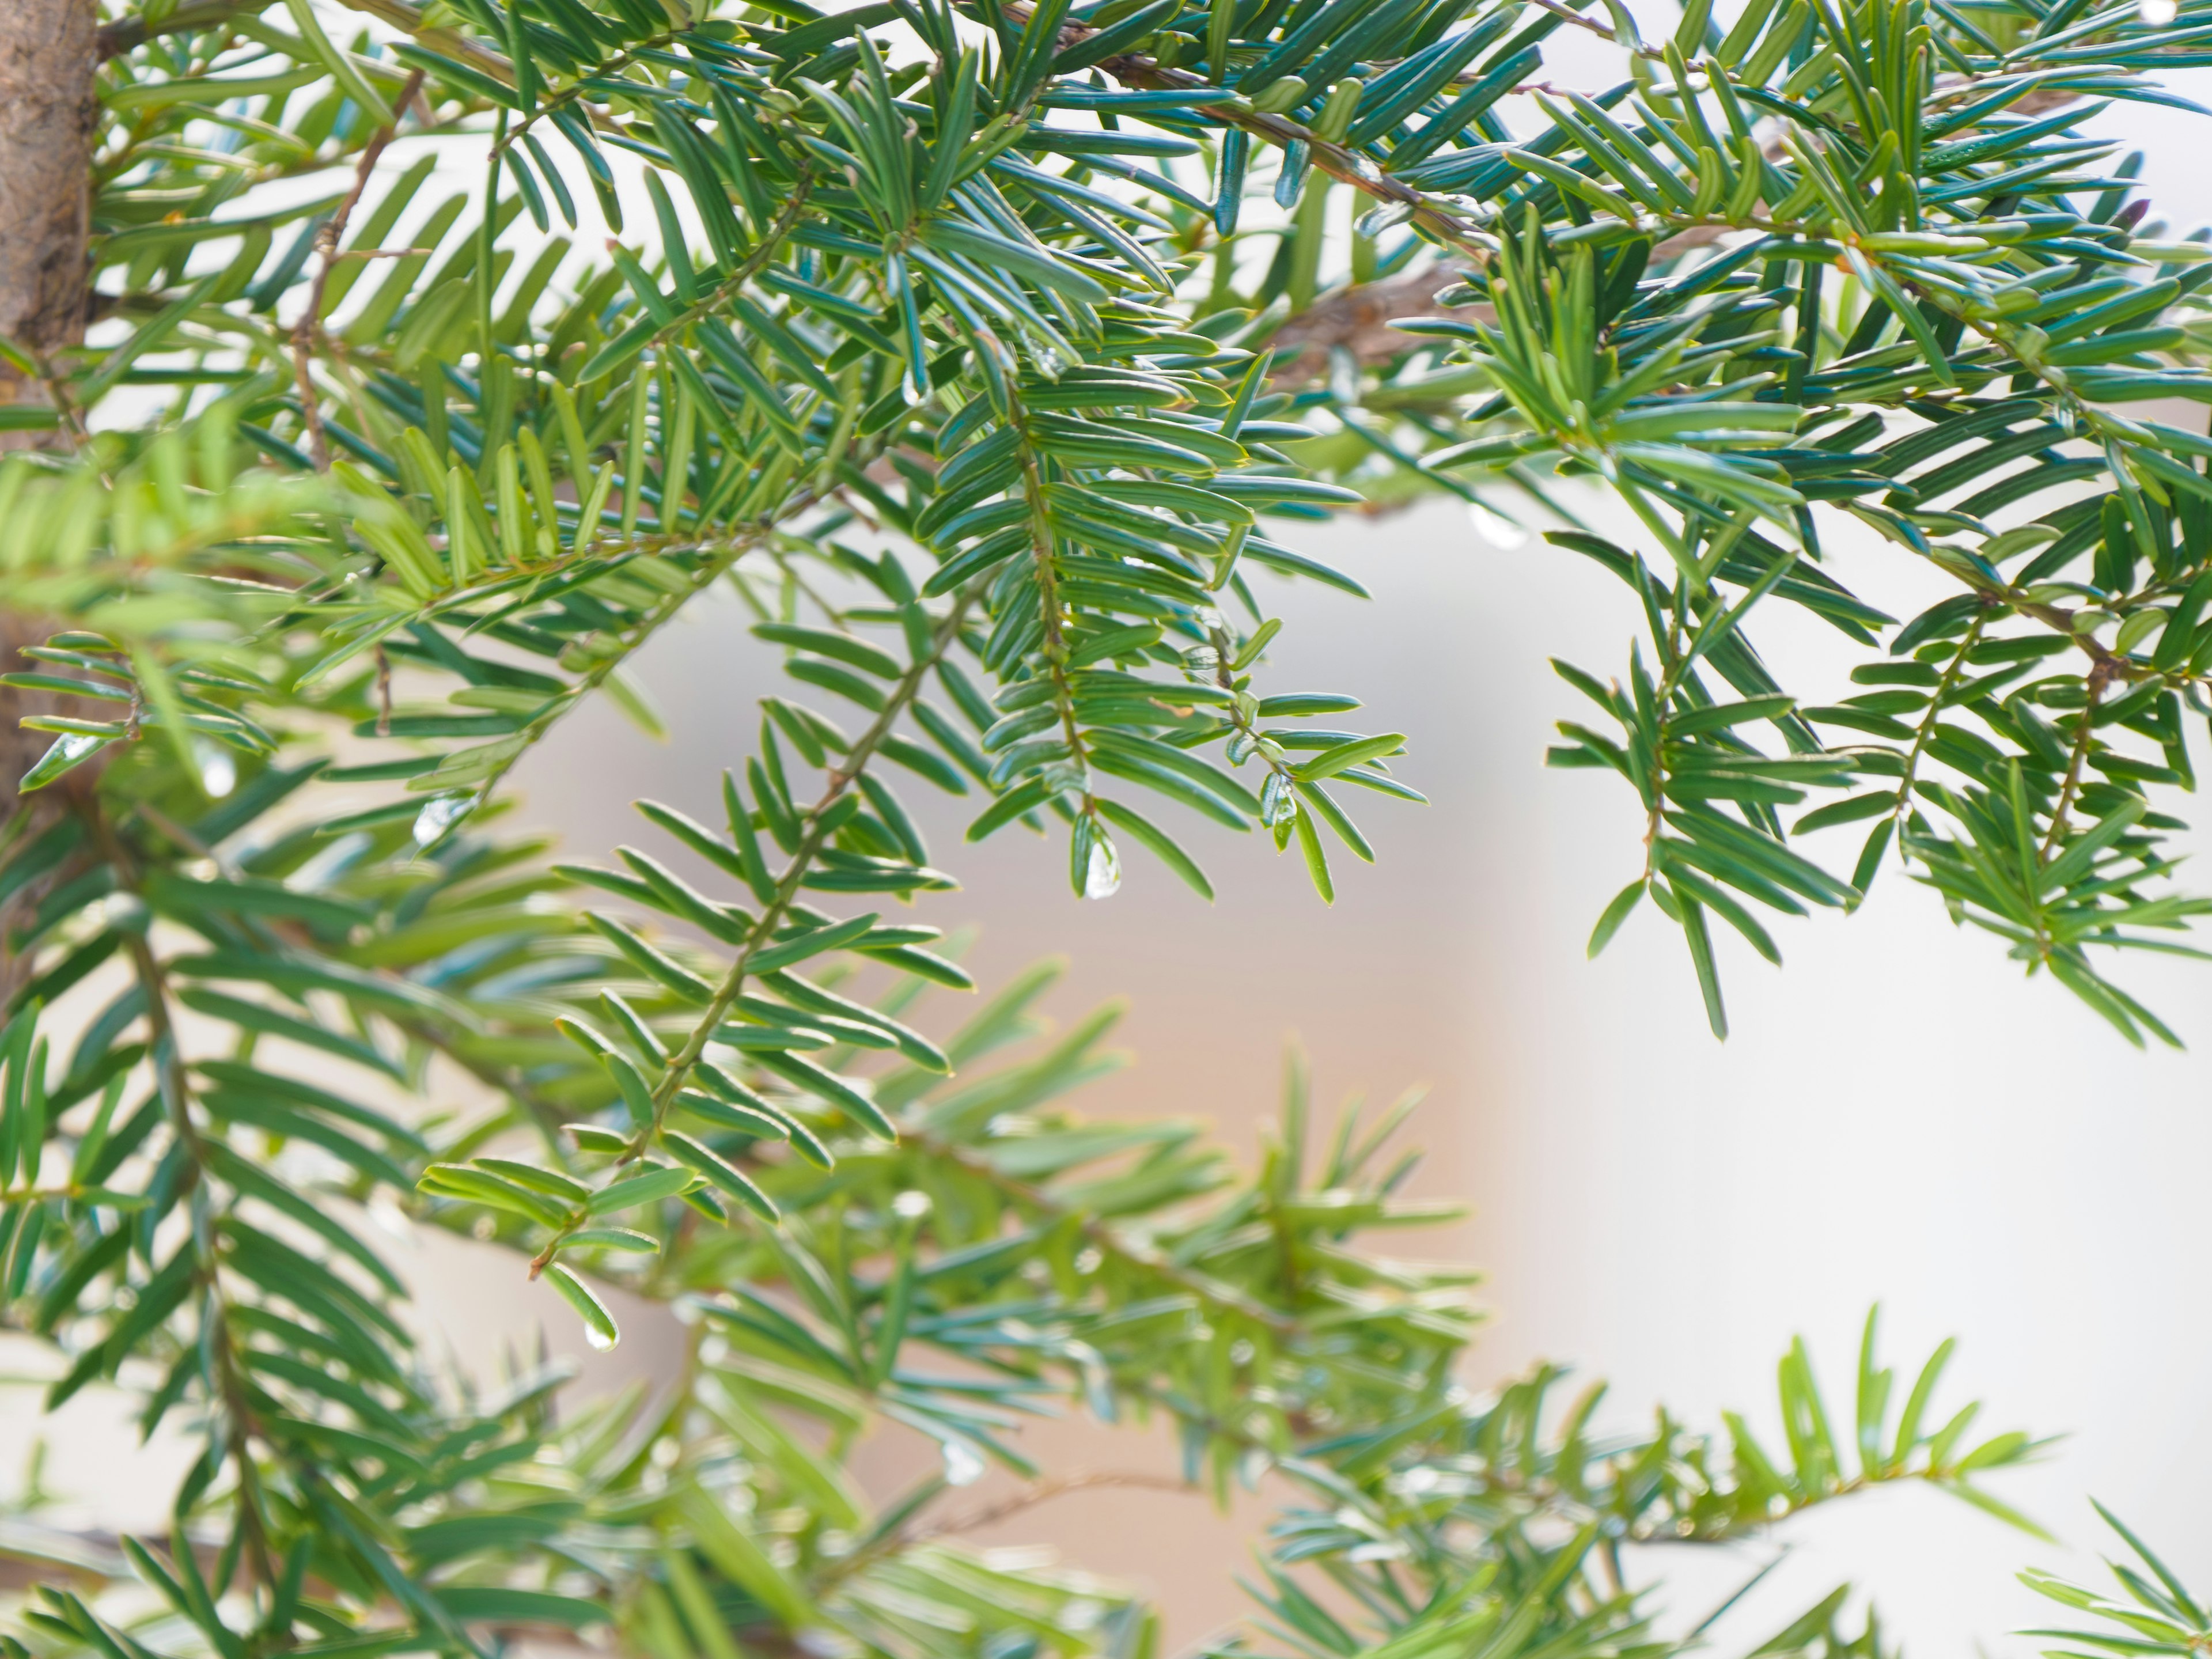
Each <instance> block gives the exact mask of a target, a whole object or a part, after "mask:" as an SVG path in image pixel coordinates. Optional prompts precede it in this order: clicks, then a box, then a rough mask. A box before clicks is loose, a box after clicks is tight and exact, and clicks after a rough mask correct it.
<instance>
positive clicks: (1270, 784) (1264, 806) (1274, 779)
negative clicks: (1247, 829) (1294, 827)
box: [1260, 772, 1298, 829]
mask: <svg viewBox="0 0 2212 1659" xmlns="http://www.w3.org/2000/svg"><path fill="white" fill-rule="evenodd" d="M1297 816H1298V798H1297V795H1296V794H1295V793H1292V791H1291V781H1290V780H1289V779H1288V778H1286V777H1285V776H1284V775H1282V774H1281V773H1280V772H1270V773H1268V774H1267V782H1265V783H1263V784H1261V786H1260V822H1261V823H1264V824H1266V825H1267V827H1268V828H1269V829H1274V828H1275V827H1276V826H1277V825H1278V824H1285V823H1292V822H1294V821H1295V820H1296V819H1297Z"/></svg>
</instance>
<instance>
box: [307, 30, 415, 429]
mask: <svg viewBox="0 0 2212 1659" xmlns="http://www.w3.org/2000/svg"><path fill="white" fill-rule="evenodd" d="M420 90H422V70H419V69H418V70H414V71H413V72H412V73H411V74H410V75H409V76H408V77H407V83H406V84H405V85H404V86H403V87H402V88H400V89H399V96H398V99H397V100H395V101H394V103H393V105H392V107H393V109H394V110H395V111H397V112H398V113H397V114H395V115H394V116H393V118H392V120H391V121H389V122H387V123H386V124H385V125H383V126H380V127H379V128H378V129H377V130H376V131H375V133H374V136H373V137H371V138H370V139H369V141H368V143H366V144H364V145H362V151H361V160H360V161H359V162H357V163H356V165H355V167H354V173H353V188H352V189H351V190H349V191H347V192H346V196H345V199H344V200H343V201H342V202H340V203H339V204H338V206H337V212H335V213H333V214H332V215H331V216H330V217H329V218H328V219H326V220H325V221H324V222H323V228H321V229H320V230H319V231H317V232H316V233H315V252H316V255H317V264H316V267H315V279H314V281H313V283H311V284H310V285H309V286H308V289H307V308H306V309H305V310H304V311H302V312H301V313H300V320H299V321H298V322H297V323H295V324H294V325H293V327H292V377H293V379H294V380H295V381H296V382H297V384H298V386H299V388H300V418H301V421H302V422H305V423H306V426H307V453H308V454H309V455H310V456H311V457H312V458H313V460H314V463H315V470H316V471H319V472H327V471H330V470H331V445H330V439H329V437H328V436H327V435H325V433H324V431H323V411H322V405H321V402H320V400H319V398H317V397H316V395H315V382H314V377H313V374H310V373H309V370H310V368H311V366H312V365H313V362H314V352H315V339H316V337H317V336H318V335H319V334H320V333H321V332H322V328H323V303H324V300H325V296H326V295H328V293H329V291H330V286H331V272H332V271H334V270H337V265H338V244H339V243H341V242H343V240H345V233H346V224H347V222H348V221H349V220H350V219H351V218H352V217H353V210H354V209H355V208H356V207H357V206H359V205H360V204H361V198H362V194H363V193H364V192H365V191H367V190H368V181H369V179H371V178H373V177H374V175H375V173H376V164H377V162H379V161H381V160H382V159H383V157H384V151H385V149H386V146H387V145H389V144H390V143H392V140H393V139H394V138H395V137H398V133H399V127H398V123H399V122H400V121H401V120H402V119H404V118H405V115H406V110H407V106H408V105H410V104H411V103H413V102H414V101H415V94H416V93H417V92H419V91H420Z"/></svg>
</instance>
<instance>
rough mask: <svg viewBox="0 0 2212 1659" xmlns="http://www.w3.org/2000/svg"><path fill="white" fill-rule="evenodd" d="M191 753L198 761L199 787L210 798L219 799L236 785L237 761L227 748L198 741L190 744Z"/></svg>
mask: <svg viewBox="0 0 2212 1659" xmlns="http://www.w3.org/2000/svg"><path fill="white" fill-rule="evenodd" d="M192 753H193V756H194V757H195V758H197V760H198V762H199V763H200V787H201V788H203V789H204V790H206V791H207V795H208V799H210V800H221V799H222V798H223V797H224V796H225V795H228V793H230V792H231V791H232V790H234V789H235V788H237V787H238V763H236V762H235V761H234V760H232V759H231V757H230V755H229V752H228V750H222V749H218V748H216V746H215V744H211V743H197V744H193V745H192Z"/></svg>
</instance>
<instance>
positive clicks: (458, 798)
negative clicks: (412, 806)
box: [415, 795, 469, 847]
mask: <svg viewBox="0 0 2212 1659" xmlns="http://www.w3.org/2000/svg"><path fill="white" fill-rule="evenodd" d="M468 804H469V801H468V797H467V796H466V795H441V796H439V797H438V798H437V799H435V800H434V801H431V802H429V803H428V805H425V806H424V807H423V808H422V811H419V812H417V813H416V815H415V844H416V846H417V847H428V845H429V844H430V843H431V842H434V841H435V840H437V839H438V837H439V836H442V835H444V834H445V833H446V831H447V830H448V829H452V828H453V824H454V823H455V822H456V821H458V820H459V817H460V816H461V814H462V813H464V812H465V811H468Z"/></svg>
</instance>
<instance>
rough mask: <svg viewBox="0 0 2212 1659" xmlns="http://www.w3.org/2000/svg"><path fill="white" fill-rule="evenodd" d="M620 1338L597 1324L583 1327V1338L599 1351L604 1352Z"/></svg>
mask: <svg viewBox="0 0 2212 1659" xmlns="http://www.w3.org/2000/svg"><path fill="white" fill-rule="evenodd" d="M584 1340H585V1341H586V1342H588V1343H590V1344H591V1345H592V1346H593V1347H594V1348H596V1349H598V1350H599V1352H601V1353H605V1352H607V1351H608V1350H610V1349H611V1348H612V1347H613V1346H615V1344H616V1343H617V1341H619V1340H621V1339H620V1338H618V1337H617V1336H616V1334H614V1333H613V1332H612V1331H603V1330H601V1329H600V1328H599V1327H598V1326H597V1325H586V1326H585V1327H584Z"/></svg>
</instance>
